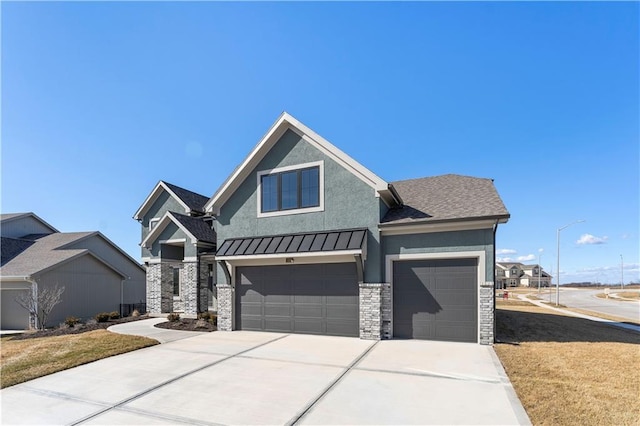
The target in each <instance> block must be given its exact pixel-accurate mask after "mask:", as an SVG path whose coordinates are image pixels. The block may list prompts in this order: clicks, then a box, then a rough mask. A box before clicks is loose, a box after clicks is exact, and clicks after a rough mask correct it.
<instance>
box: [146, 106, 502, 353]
mask: <svg viewBox="0 0 640 426" xmlns="http://www.w3.org/2000/svg"><path fill="white" fill-rule="evenodd" d="M395 167H402V165H399V166H398V165H396V166H395ZM134 217H135V218H136V219H137V220H139V221H140V223H141V225H142V244H141V245H142V257H143V260H144V262H145V263H148V268H147V300H148V306H149V309H150V311H151V312H159V313H167V312H171V311H172V310H181V311H182V312H184V313H185V314H188V315H195V314H197V313H198V312H201V311H202V310H204V309H207V305H209V306H212V304H213V303H215V304H216V306H217V307H216V308H215V310H216V311H217V313H218V330H220V331H232V330H254V331H269V332H283V333H307V334H324V335H338V336H354V337H358V336H359V337H360V338H363V339H375V340H379V339H388V338H413V339H428V340H450V341H462V342H476V343H481V344H491V343H493V340H494V339H493V330H494V310H493V309H494V270H493V267H494V246H495V233H496V229H497V227H498V225H499V224H502V223H506V222H507V220H508V219H509V217H510V216H509V213H508V211H507V209H506V208H505V206H504V204H503V203H502V200H501V199H500V196H499V195H498V193H497V191H496V189H495V186H494V184H493V181H492V180H491V179H485V178H475V177H469V176H461V175H453V174H448V175H442V176H431V177H425V178H418V179H410V180H403V181H397V182H387V181H385V180H383V179H382V178H380V177H379V176H377V175H376V174H374V173H373V172H372V171H370V170H368V169H367V168H365V167H364V166H363V165H361V164H360V163H358V162H357V161H355V160H354V159H353V158H351V157H349V156H348V155H347V154H345V153H344V152H342V151H341V150H340V149H339V148H337V147H336V146H334V145H332V144H331V143H330V142H329V141H327V140H326V139H324V138H322V137H321V136H320V135H318V134H317V133H315V132H314V131H313V130H311V129H310V128H308V127H307V126H305V125H304V124H302V123H301V122H299V121H298V120H296V119H295V118H294V117H292V116H291V115H289V114H287V113H286V112H285V113H283V114H282V115H281V116H280V117H279V118H278V119H277V120H276V122H275V123H274V124H273V125H272V126H271V128H270V129H269V130H268V132H267V133H266V134H265V136H264V137H263V138H262V139H261V140H260V141H259V142H258V144H257V145H256V146H255V147H254V148H253V149H252V150H251V151H250V152H249V153H248V156H247V157H246V158H245V159H244V161H243V162H242V163H241V164H240V165H239V166H238V167H237V168H236V169H235V170H234V171H233V173H232V174H231V175H230V176H229V177H228V178H227V179H226V180H225V181H224V182H223V183H222V185H221V186H220V187H219V189H218V190H217V191H216V192H215V194H214V195H213V197H211V199H209V200H208V201H207V200H206V197H204V196H201V195H199V194H195V193H192V192H190V191H187V190H183V189H181V188H177V187H175V186H172V185H169V184H167V183H166V182H160V183H159V184H158V185H156V187H155V188H154V190H153V191H152V192H151V194H150V195H149V197H147V199H146V200H145V202H144V203H143V204H142V206H141V207H140V209H139V210H138V212H137V213H136V214H135V216H134ZM212 280H215V281H214V282H215V292H213V291H211V289H210V288H209V285H210V283H211V281H212ZM214 298H215V302H214Z"/></svg>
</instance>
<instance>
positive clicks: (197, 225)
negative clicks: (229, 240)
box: [140, 212, 216, 247]
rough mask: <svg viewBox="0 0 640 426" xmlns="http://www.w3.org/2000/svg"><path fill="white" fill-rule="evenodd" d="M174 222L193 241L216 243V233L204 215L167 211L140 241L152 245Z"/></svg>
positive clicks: (145, 245)
mask: <svg viewBox="0 0 640 426" xmlns="http://www.w3.org/2000/svg"><path fill="white" fill-rule="evenodd" d="M170 223H174V224H175V225H176V226H177V227H178V228H180V229H181V230H182V231H183V232H184V233H185V234H187V236H188V237H189V238H190V239H191V242H192V243H194V244H195V243H197V242H205V243H210V244H215V243H216V233H215V231H214V230H213V229H211V227H210V226H209V225H207V223H206V222H205V221H204V218H202V217H191V216H185V215H183V214H180V213H175V212H166V213H165V214H164V216H162V218H161V219H160V221H159V222H158V224H157V225H156V226H155V227H154V228H153V229H152V230H151V232H149V234H147V236H146V238H145V239H144V240H142V242H141V243H140V245H141V246H143V247H151V244H152V243H153V241H155V240H156V239H157V238H158V237H159V236H160V234H161V233H162V231H164V230H165V228H166V227H167V226H168V225H169V224H170Z"/></svg>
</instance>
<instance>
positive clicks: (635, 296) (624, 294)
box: [596, 291, 640, 300]
mask: <svg viewBox="0 0 640 426" xmlns="http://www.w3.org/2000/svg"><path fill="white" fill-rule="evenodd" d="M614 294H615V296H616V297H613V296H612V295H614ZM596 297H599V298H600V299H609V300H640V292H638V291H614V292H611V293H610V294H609V295H608V296H607V294H605V293H598V294H596Z"/></svg>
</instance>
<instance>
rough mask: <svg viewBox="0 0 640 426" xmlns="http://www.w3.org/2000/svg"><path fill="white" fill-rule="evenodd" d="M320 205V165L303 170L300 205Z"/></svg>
mask: <svg viewBox="0 0 640 426" xmlns="http://www.w3.org/2000/svg"><path fill="white" fill-rule="evenodd" d="M319 205H320V172H319V169H318V167H314V168H312V169H306V170H302V203H301V205H300V207H316V206H319Z"/></svg>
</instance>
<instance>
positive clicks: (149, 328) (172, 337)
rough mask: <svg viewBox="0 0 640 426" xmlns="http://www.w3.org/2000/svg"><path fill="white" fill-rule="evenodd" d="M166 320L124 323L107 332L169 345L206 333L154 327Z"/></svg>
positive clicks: (153, 319) (113, 326)
mask: <svg viewBox="0 0 640 426" xmlns="http://www.w3.org/2000/svg"><path fill="white" fill-rule="evenodd" d="M166 321H167V319H166V318H150V319H145V320H140V321H131V322H125V323H123V324H116V325H112V326H111V327H109V328H107V330H109V331H111V332H114V333H118V334H132V335H134V336H144V337H149V338H151V339H156V340H157V341H158V342H160V343H169V342H174V341H176V340H182V339H187V338H189V337H194V336H197V335H200V334H206V333H207V332H198V331H180V330H167V329H164V328H158V327H155V325H156V324H160V323H161V322H166Z"/></svg>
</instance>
